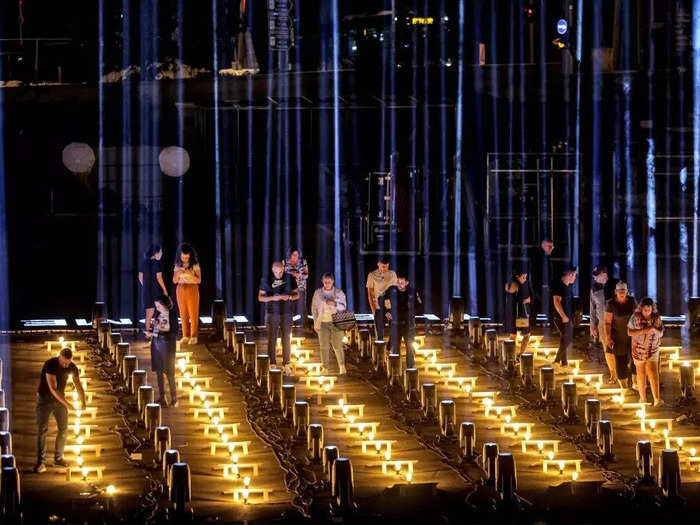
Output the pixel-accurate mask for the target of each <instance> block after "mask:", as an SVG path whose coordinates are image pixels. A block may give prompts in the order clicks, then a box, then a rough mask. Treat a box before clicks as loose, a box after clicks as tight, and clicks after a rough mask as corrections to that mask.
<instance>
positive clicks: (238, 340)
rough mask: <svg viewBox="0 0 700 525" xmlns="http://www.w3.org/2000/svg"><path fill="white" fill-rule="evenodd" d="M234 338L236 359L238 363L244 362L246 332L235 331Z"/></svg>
mask: <svg viewBox="0 0 700 525" xmlns="http://www.w3.org/2000/svg"><path fill="white" fill-rule="evenodd" d="M233 338H234V340H235V346H236V348H235V352H234V353H235V359H236V363H238V364H241V363H243V356H244V354H245V352H244V350H243V349H244V347H245V332H235V333H234V334H233Z"/></svg>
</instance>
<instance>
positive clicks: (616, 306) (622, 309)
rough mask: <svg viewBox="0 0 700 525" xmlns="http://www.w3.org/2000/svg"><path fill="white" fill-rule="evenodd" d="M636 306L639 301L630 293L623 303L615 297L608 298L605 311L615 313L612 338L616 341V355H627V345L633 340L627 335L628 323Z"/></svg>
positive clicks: (611, 331) (611, 332)
mask: <svg viewBox="0 0 700 525" xmlns="http://www.w3.org/2000/svg"><path fill="white" fill-rule="evenodd" d="M636 308H637V302H636V301H635V300H634V297H632V296H630V295H628V296H627V301H625V302H624V303H622V304H621V303H618V302H617V299H616V298H615V297H613V298H612V299H608V301H607V302H606V303H605V312H606V313H608V312H610V313H611V314H613V319H612V325H611V327H610V339H612V340H613V342H614V343H615V346H614V347H613V353H614V354H616V355H625V354H626V353H627V347H628V346H629V344H630V341H631V339H630V337H629V336H628V335H627V323H628V322H629V320H630V317H632V314H633V313H634V311H635V309H636ZM618 352H619V353H618Z"/></svg>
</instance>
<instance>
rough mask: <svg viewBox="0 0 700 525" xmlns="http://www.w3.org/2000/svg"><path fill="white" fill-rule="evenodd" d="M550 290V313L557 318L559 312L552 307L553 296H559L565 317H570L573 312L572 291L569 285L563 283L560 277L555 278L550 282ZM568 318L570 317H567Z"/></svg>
mask: <svg viewBox="0 0 700 525" xmlns="http://www.w3.org/2000/svg"><path fill="white" fill-rule="evenodd" d="M551 291H552V315H554V316H556V318H557V319H558V318H559V317H560V316H559V312H557V310H556V308H554V296H555V295H558V296H559V297H561V309H562V310H564V314H565V315H566V317H569V318H571V316H572V315H573V314H574V291H573V288H572V287H571V285H566V284H564V283H563V282H562V281H561V279H557V280H556V281H554V282H552V284H551ZM569 320H570V319H569Z"/></svg>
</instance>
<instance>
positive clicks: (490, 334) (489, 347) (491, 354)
mask: <svg viewBox="0 0 700 525" xmlns="http://www.w3.org/2000/svg"><path fill="white" fill-rule="evenodd" d="M486 355H487V356H488V358H489V359H492V360H494V361H496V360H497V359H498V333H497V332H496V330H495V329H494V328H489V329H488V330H486Z"/></svg>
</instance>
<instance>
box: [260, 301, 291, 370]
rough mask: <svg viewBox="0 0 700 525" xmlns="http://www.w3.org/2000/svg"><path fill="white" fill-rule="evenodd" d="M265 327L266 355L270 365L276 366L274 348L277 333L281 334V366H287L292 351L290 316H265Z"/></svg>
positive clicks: (275, 346)
mask: <svg viewBox="0 0 700 525" xmlns="http://www.w3.org/2000/svg"><path fill="white" fill-rule="evenodd" d="M265 325H266V326H267V355H268V356H270V364H272V365H274V364H277V358H276V355H275V353H276V348H277V333H278V332H279V331H281V332H282V335H281V337H282V364H283V365H288V364H289V361H290V356H291V354H292V349H291V345H290V341H289V337H290V336H291V335H292V314H270V313H268V314H265Z"/></svg>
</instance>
